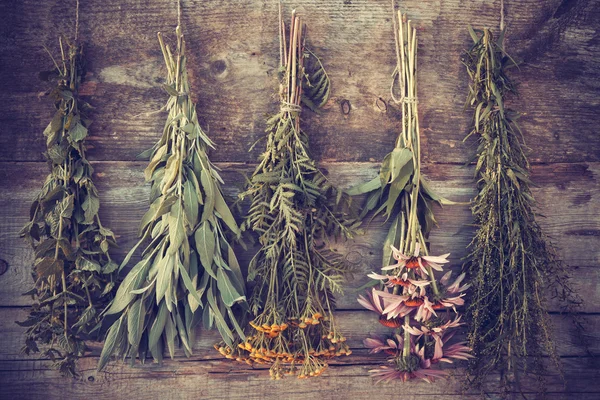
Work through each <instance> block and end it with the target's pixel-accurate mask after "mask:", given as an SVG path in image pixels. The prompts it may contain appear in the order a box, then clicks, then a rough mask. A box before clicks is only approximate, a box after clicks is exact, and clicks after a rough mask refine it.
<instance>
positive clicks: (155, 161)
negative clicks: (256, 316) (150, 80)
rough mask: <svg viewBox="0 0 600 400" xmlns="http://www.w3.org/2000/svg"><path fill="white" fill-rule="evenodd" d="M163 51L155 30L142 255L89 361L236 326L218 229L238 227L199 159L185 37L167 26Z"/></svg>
mask: <svg viewBox="0 0 600 400" xmlns="http://www.w3.org/2000/svg"><path fill="white" fill-rule="evenodd" d="M176 35H177V48H176V51H175V53H173V52H172V51H171V49H170V47H169V46H168V45H165V44H164V42H163V39H162V35H161V34H160V33H159V35H158V38H159V41H160V45H161V48H162V51H163V55H164V58H165V63H166V66H167V72H168V75H167V84H166V85H164V88H165V90H166V91H167V92H168V93H169V95H170V97H169V100H168V102H167V105H166V109H167V112H168V114H169V116H168V119H167V121H166V123H165V127H164V130H163V135H162V137H161V139H160V140H159V142H158V143H157V144H156V145H155V146H154V147H153V148H152V149H151V150H150V151H149V156H150V159H151V161H150V163H149V165H148V167H147V168H146V170H145V176H146V180H147V181H149V182H150V183H151V184H152V189H151V192H150V201H151V205H150V209H149V210H148V211H147V212H146V214H145V215H144V217H143V218H142V222H141V225H140V236H141V238H140V241H139V242H138V243H137V244H136V245H135V246H134V248H133V249H132V250H131V251H130V252H129V254H128V255H127V257H126V258H125V260H124V261H123V263H122V264H121V268H123V267H124V266H125V265H127V264H128V263H129V260H130V259H131V256H132V255H133V253H134V252H135V250H136V249H137V247H138V246H140V245H141V244H142V243H145V242H147V241H149V243H148V245H147V246H146V248H145V250H144V251H143V252H142V260H141V261H140V262H138V263H137V264H136V265H134V266H133V268H132V269H131V270H130V271H129V273H128V274H127V276H126V278H125V279H124V280H123V283H122V284H121V286H120V287H119V289H118V291H117V294H116V296H115V299H114V301H113V302H112V304H111V307H110V308H109V309H108V311H107V312H106V319H107V320H110V319H114V317H113V316H117V319H116V321H114V322H113V323H112V326H111V328H110V329H109V331H108V334H107V337H106V342H105V344H104V348H103V349H102V355H101V357H100V361H99V364H98V369H99V370H100V369H102V368H103V367H104V365H105V364H106V363H107V362H108V360H109V357H110V356H111V355H112V354H116V355H117V356H119V357H123V358H126V357H131V362H132V363H133V362H134V360H135V358H136V356H138V355H139V358H140V360H141V361H142V362H143V361H144V359H145V357H146V353H147V352H148V351H149V352H150V353H151V354H152V357H153V358H154V359H155V360H156V361H158V362H160V361H162V358H163V349H164V347H165V346H166V347H167V348H168V351H169V354H170V356H171V358H172V357H174V354H175V347H176V345H177V344H179V345H181V346H182V347H183V350H184V352H185V354H186V355H187V356H189V355H191V354H192V347H193V343H194V340H195V339H194V338H195V333H194V332H195V327H196V325H197V324H198V322H200V321H203V323H204V325H205V327H206V328H211V327H214V326H216V328H217V329H218V330H219V332H220V334H221V336H222V337H223V340H224V341H225V342H226V343H230V344H232V343H233V339H234V333H233V332H234V331H235V332H237V335H236V337H239V336H242V337H243V331H242V328H241V327H240V323H239V322H238V318H240V317H239V316H237V315H236V313H235V311H236V309H237V308H243V309H247V305H246V296H245V287H244V280H243V276H242V273H241V270H240V267H239V264H238V262H237V259H236V256H235V254H234V252H233V249H232V247H231V246H230V244H229V242H228V239H227V236H228V235H229V234H233V235H234V236H237V235H238V234H239V228H238V226H237V224H236V222H235V220H234V218H233V215H232V214H231V212H230V210H229V208H228V206H227V204H226V202H225V200H224V198H223V195H222V193H221V184H223V181H222V179H221V177H220V176H219V174H218V172H217V170H216V168H215V167H214V166H213V165H212V163H211V162H210V160H209V159H208V155H207V150H208V148H212V147H213V143H212V141H211V140H210V139H209V138H208V136H206V133H204V131H203V130H202V128H201V127H200V125H199V123H198V117H197V115H196V107H195V104H193V103H192V101H191V100H190V93H189V91H190V88H189V84H188V78H187V70H186V58H185V54H184V53H185V41H184V40H183V35H182V34H181V30H180V27H179V26H178V27H177V29H176Z"/></svg>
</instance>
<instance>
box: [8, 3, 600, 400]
mask: <svg viewBox="0 0 600 400" xmlns="http://www.w3.org/2000/svg"><path fill="white" fill-rule="evenodd" d="M284 3H285V4H284V7H285V9H286V11H287V12H288V13H289V11H290V10H291V9H292V8H293V7H296V8H297V9H298V11H299V12H300V13H301V14H302V15H304V16H305V17H306V20H307V21H308V24H309V29H308V34H309V41H310V43H311V44H312V47H313V48H314V49H315V51H316V53H317V54H319V55H320V56H321V58H322V60H323V62H324V64H325V67H326V68H327V69H328V72H329V74H330V77H331V81H332V91H333V92H332V98H331V100H330V101H329V103H328V105H327V106H326V107H325V110H324V111H323V112H322V113H321V114H320V115H315V114H312V113H310V112H308V111H307V112H305V113H304V114H303V118H304V127H305V129H306V131H307V132H308V133H309V135H310V138H311V146H312V149H313V152H314V156H315V157H316V159H317V160H318V161H319V162H320V165H321V166H322V167H323V168H325V169H326V170H327V171H328V172H329V174H330V176H331V178H332V180H333V181H334V182H337V183H338V184H339V185H340V186H342V187H349V186H351V185H353V184H355V183H356V182H359V181H361V180H363V179H370V178H372V177H373V176H375V174H376V173H377V167H378V163H379V162H380V160H381V159H382V158H383V156H384V155H385V154H386V153H387V152H388V151H389V150H390V149H391V148H392V146H393V142H394V139H395V137H396V131H397V128H398V126H399V123H400V119H399V114H398V111H397V108H396V107H395V106H394V105H393V104H391V103H390V95H389V84H390V73H391V71H392V69H393V65H394V63H395V59H394V51H393V46H394V45H393V37H392V33H391V11H390V1H388V0H297V1H289V0H286V1H285V2H284ZM505 3H506V4H505V6H506V22H507V25H508V28H509V30H508V37H509V41H508V44H507V46H508V51H509V52H510V53H512V54H513V55H514V56H516V57H517V58H519V59H520V60H522V61H524V64H523V66H522V67H521V69H520V71H514V73H513V77H514V78H515V79H516V80H517V81H518V82H519V83H520V86H519V92H520V97H519V98H518V99H513V100H512V101H511V102H510V104H511V106H512V107H513V108H515V109H517V110H519V111H521V112H522V113H523V117H522V119H521V127H522V129H523V131H524V132H525V138H526V141H527V143H528V145H529V146H530V148H531V153H530V159H531V161H532V163H533V167H532V169H533V172H532V174H533V180H534V181H535V182H536V183H537V185H538V186H537V187H536V188H535V190H534V194H535V196H536V198H537V200H538V201H539V205H540V212H541V213H542V214H543V215H545V218H542V219H541V221H542V225H543V227H544V228H545V229H546V230H547V232H548V233H549V234H550V235H551V236H552V238H553V239H554V242H555V243H556V245H557V246H558V247H559V249H560V254H561V256H562V257H563V258H564V259H565V261H567V262H568V263H569V265H570V266H571V268H572V272H573V280H574V283H575V284H576V285H577V287H578V289H579V291H580V294H581V295H582V296H583V297H584V299H585V305H584V307H583V311H584V312H585V313H587V314H588V315H587V317H588V321H589V324H590V326H589V335H590V337H591V339H592V343H593V347H594V350H595V351H598V350H600V341H598V340H597V339H598V333H597V332H598V330H600V305H599V304H600V250H599V249H600V216H599V214H600V201H599V200H600V187H599V185H598V179H599V177H600V134H599V133H600V132H599V126H600V98H599V96H598V95H599V89H600V80H599V79H598V78H600V72H599V71H600V32H599V29H600V1H598V0H505ZM175 4H176V3H175V1H174V0H103V1H85V0H81V37H82V39H83V40H84V42H85V43H86V53H87V60H88V70H89V72H88V83H87V84H86V86H85V94H86V95H87V100H88V101H89V102H90V103H91V104H92V105H93V106H94V107H95V112H94V115H93V118H94V120H95V123H94V124H93V125H92V127H91V128H90V134H91V137H89V138H88V143H89V144H90V151H89V157H90V159H91V160H92V161H93V164H94V166H95V168H96V176H95V179H96V182H97V184H98V187H99V189H100V191H101V199H102V206H101V215H102V218H103V223H104V224H105V225H107V226H109V227H111V228H112V229H113V230H114V231H115V232H116V233H117V234H118V235H119V236H120V237H119V244H120V246H121V248H120V250H119V251H117V252H116V255H115V257H116V258H117V259H119V260H120V259H122V258H123V257H124V254H125V253H126V251H127V250H128V249H129V248H130V247H131V246H132V245H133V243H134V242H135V232H136V230H137V222H138V221H139V219H140V218H141V216H142V214H143V213H144V211H145V209H146V207H147V195H148V192H149V190H148V187H147V186H146V185H145V184H144V182H143V173H142V171H143V169H144V165H145V163H144V162H140V161H136V158H135V157H136V155H137V154H138V153H140V152H141V151H143V150H145V149H147V148H148V147H150V146H151V145H152V144H153V143H154V142H155V141H156V140H157V138H158V135H159V132H160V131H161V129H162V125H163V123H164V115H161V114H153V115H147V114H145V113H148V112H151V111H154V110H158V109H159V108H160V107H161V106H162V104H163V102H164V101H165V100H166V95H165V93H163V91H162V89H160V83H161V82H162V81H163V74H164V68H163V65H162V57H161V55H160V49H159V47H158V43H157V40H156V32H157V31H163V32H165V33H166V34H167V35H169V34H171V33H172V30H173V28H174V25H175V23H176V5H175ZM401 4H402V8H403V10H404V11H406V12H408V15H409V16H410V17H411V18H412V19H413V20H414V21H415V23H416V25H417V26H418V27H419V69H420V70H419V76H418V78H419V109H420V121H421V126H422V132H421V134H422V136H423V138H424V145H423V151H424V160H423V163H424V169H425V173H426V174H427V176H428V177H429V178H430V179H431V181H432V182H433V184H434V186H435V188H436V189H438V190H439V192H441V193H442V194H444V195H447V196H448V197H450V198H452V199H454V200H461V201H468V200H469V199H470V198H471V197H472V196H473V195H474V184H473V181H472V173H473V172H472V168H471V167H469V166H465V163H466V162H467V161H468V160H469V158H470V156H471V155H472V154H473V152H474V142H473V141H467V142H466V143H463V141H462V140H463V137H464V136H465V133H466V132H467V130H468V125H469V121H470V114H469V113H468V112H465V111H464V109H463V103H464V99H465V93H466V88H467V76H466V73H465V70H464V68H463V66H462V65H461V63H460V59H459V58H460V54H461V51H462V50H463V49H464V48H465V47H466V46H467V45H468V44H469V40H470V39H469V37H468V34H467V31H466V27H467V24H473V25H474V26H475V27H483V26H488V27H492V28H496V27H497V26H498V22H499V16H500V0H463V1H459V0H407V1H402V2H401ZM74 6H75V0H57V1H49V0H3V1H2V2H1V3H0V194H1V196H0V259H2V260H4V261H6V262H7V264H8V268H7V269H5V268H0V338H1V339H0V384H1V386H0V398H6V399H20V398H24V399H31V398H53V399H54V398H56V399H58V398H69V399H82V398H88V399H90V398H93V399H95V400H100V399H115V398H118V399H125V398H127V399H131V400H134V399H135V400H137V399H149V398H160V399H179V398H191V399H198V398H206V399H226V398H230V399H259V398H261V399H263V398H264V399H275V398H279V399H300V398H306V397H307V396H310V397H316V398H322V399H367V398H369V397H371V396H377V397H378V398H386V399H387V398H389V399H391V398H400V397H401V398H403V399H404V398H406V399H421V398H429V399H432V398H434V399H451V398H452V399H458V398H471V397H475V396H474V395H473V396H471V395H464V396H463V395H461V393H460V389H459V387H460V378H461V376H462V374H463V372H462V369H461V368H460V366H459V367H458V368H457V369H456V370H455V375H456V377H455V379H453V380H451V381H450V383H448V384H447V383H444V382H441V383H436V384H433V385H429V384H426V383H424V382H410V383H405V384H402V383H396V384H389V385H380V386H377V387H375V386H373V383H372V380H371V379H370V378H369V377H368V376H367V370H368V369H370V368H372V366H373V365H376V364H377V363H379V362H381V361H382V359H381V358H378V357H373V356H368V355H367V353H366V351H364V350H363V349H361V347H362V345H361V341H362V338H363V337H365V335H367V334H369V333H374V332H378V331H382V329H381V327H380V326H379V325H378V324H377V322H376V318H375V317H374V315H372V314H370V313H369V312H367V311H364V310H361V308H360V306H359V305H358V304H357V302H356V301H355V298H356V295H357V293H356V291H355V290H353V288H357V287H359V286H360V285H362V284H364V283H365V282H366V279H365V276H364V274H365V273H367V272H368V271H371V270H373V269H375V268H377V266H378V265H379V264H378V260H379V259H380V252H381V249H380V246H381V243H382V241H383V237H384V232H385V230H386V227H385V226H382V225H381V223H380V222H377V221H376V222H374V223H373V224H371V226H370V227H369V229H368V232H367V234H366V235H365V236H363V237H360V238H358V239H356V241H354V242H350V243H346V244H341V245H340V248H341V249H346V250H347V251H349V252H351V257H352V259H353V260H355V261H356V263H357V265H358V266H359V267H360V269H361V271H362V273H360V274H357V276H356V277H355V279H354V280H353V281H351V282H349V284H348V290H347V293H346V295H345V296H344V297H342V298H341V299H340V300H339V306H340V310H339V312H338V314H337V315H338V318H339V320H340V321H341V324H342V326H343V327H344V328H345V331H346V333H347V336H348V337H349V342H350V344H351V346H352V348H353V349H354V354H353V355H352V356H350V357H346V358H344V359H341V360H339V361H336V362H334V363H333V365H332V366H331V368H330V369H329V371H328V372H327V373H326V374H325V376H324V377H322V378H320V379H315V380H296V379H293V378H288V379H287V380H284V381H277V382H274V381H270V380H269V378H268V373H266V371H261V370H253V369H251V368H249V367H247V366H241V365H237V364H232V363H229V362H226V361H225V360H222V359H221V358H220V356H219V355H218V354H217V353H216V352H214V351H213V350H212V347H211V346H212V344H213V343H214V342H215V341H216V339H217V335H216V334H215V333H213V332H203V333H202V334H201V335H199V337H200V338H199V340H198V343H197V344H196V349H197V351H196V353H195V355H194V356H193V357H192V358H189V359H186V358H185V357H184V356H183V355H178V357H177V358H176V360H174V361H170V360H169V361H166V362H165V364H164V365H163V366H156V365H146V366H138V367H136V368H130V367H128V366H124V365H121V364H119V363H113V364H111V365H110V366H109V367H108V368H107V370H106V372H103V373H96V372H95V365H96V361H97V356H98V354H99V345H97V344H92V349H93V352H92V354H90V355H89V356H88V357H85V358H84V359H83V360H81V363H80V365H81V367H82V376H81V378H80V379H76V380H69V379H59V375H58V373H57V372H56V371H53V370H50V369H48V363H47V361H45V360H38V359H36V358H35V357H26V356H23V355H21V354H19V349H20V348H21V346H22V342H23V336H22V331H23V329H22V328H20V327H18V326H17V325H16V324H14V322H13V321H15V320H22V319H24V317H25V315H26V312H27V305H28V304H29V302H30V299H29V298H27V297H25V296H21V295H20V294H21V293H23V292H25V291H26V290H28V289H29V288H30V286H31V284H32V282H31V278H30V276H29V272H30V264H31V262H32V253H31V251H30V249H29V248H28V247H27V245H26V244H25V243H24V242H23V241H21V240H20V239H19V238H18V237H17V232H18V230H19V229H20V227H21V226H22V225H23V224H24V223H25V222H26V220H27V215H28V209H29V204H30V201H31V200H32V198H33V197H34V195H35V193H36V191H37V190H38V188H39V187H40V186H41V184H42V181H43V177H44V176H45V173H46V164H45V163H44V159H43V156H42V151H43V149H44V140H43V137H42V131H43V129H44V127H45V126H46V124H47V123H48V121H49V119H50V118H51V114H52V106H51V104H49V103H48V102H47V101H46V100H44V99H41V100H40V99H39V98H38V94H39V93H40V92H43V91H45V90H46V89H47V86H46V84H45V83H44V82H41V81H39V80H38V79H37V78H36V76H37V72H38V71H39V70H42V69H47V68H48V67H49V66H50V65H51V64H50V62H49V59H48V56H47V55H46V54H45V52H44V50H43V48H42V46H43V45H45V46H47V47H49V49H50V50H51V51H52V52H54V53H55V52H56V50H57V37H58V35H59V34H61V33H67V34H71V33H72V31H73V23H72V22H73V16H74ZM183 25H184V32H185V34H186V36H187V43H188V49H189V68H190V75H191V77H192V85H193V91H194V93H195V96H196V100H197V102H198V113H199V116H200V119H201V123H202V124H203V126H205V127H207V128H209V133H210V135H211V137H212V138H213V140H214V141H215V142H216V143H217V146H218V147H217V149H216V150H215V151H213V152H212V154H211V157H212V159H213V160H214V161H216V162H218V164H219V166H220V167H222V168H223V169H224V170H225V171H226V172H225V174H224V176H225V178H226V180H227V183H228V184H229V186H228V191H229V193H230V194H235V193H236V192H237V188H236V184H237V185H239V184H240V183H241V182H242V175H241V174H239V172H243V171H248V170H251V168H252V163H254V162H255V160H256V157H257V155H258V154H259V152H260V151H261V149H260V146H258V148H257V149H256V150H255V151H253V152H250V153H249V152H248V148H249V146H250V145H251V144H252V143H254V141H255V140H256V139H258V138H259V137H261V135H262V134H263V130H264V121H265V114H267V113H270V112H273V111H275V110H276V109H277V107H278V105H277V103H276V98H275V93H276V89H277V82H276V68H277V65H278V47H277V40H278V39H277V1H276V0H221V1H219V0H211V1H208V0H206V1H202V0H183ZM172 36H173V35H172V34H171V37H172ZM345 101H347V102H349V104H350V112H349V113H348V114H345V113H344V112H343V110H342V108H341V104H342V102H345ZM140 114H142V115H140ZM436 216H437V217H438V220H439V223H440V227H439V229H437V230H436V231H435V232H434V234H433V236H432V243H433V249H434V252H435V253H445V252H451V253H452V257H451V258H452V261H453V265H454V267H456V268H460V259H461V257H462V256H464V255H465V252H466V250H465V247H466V245H467V244H468V242H469V240H470V237H471V234H472V229H471V228H470V227H469V223H470V221H471V217H470V213H469V209H468V207H466V206H453V207H446V208H444V209H439V210H437V213H436ZM242 258H243V259H245V260H247V258H248V254H242ZM0 264H1V263H0ZM0 267H1V265H0ZM549 304H550V310H551V311H552V320H553V321H554V323H555V324H554V325H555V338H556V341H557V346H558V351H559V353H560V355H561V357H562V360H563V362H564V368H565V371H566V377H567V384H566V386H563V384H562V383H561V381H560V380H559V379H558V377H554V376H553V377H552V379H550V384H549V385H548V387H547V390H548V393H549V397H550V398H557V399H558V398H567V397H569V398H577V399H597V398H600V384H599V383H598V382H599V381H600V366H599V365H598V363H597V362H595V360H593V359H591V358H590V357H587V356H586V355H585V353H584V352H583V351H582V350H581V349H580V348H578V347H577V346H576V343H575V342H576V341H575V338H574V337H573V335H572V332H571V329H570V325H569V321H568V319H565V318H564V317H563V316H561V315H558V313H557V311H558V310H559V309H558V306H557V305H556V304H555V302H553V301H552V300H551V299H550V300H549ZM554 378H556V379H554ZM497 379H498V376H493V377H491V382H490V383H491V387H492V392H493V391H494V390H493V388H494V387H495V385H494V383H495V381H497ZM529 390H530V388H528V387H526V388H525V392H527V391H529Z"/></svg>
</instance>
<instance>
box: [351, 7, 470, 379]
mask: <svg viewBox="0 0 600 400" xmlns="http://www.w3.org/2000/svg"><path fill="white" fill-rule="evenodd" d="M394 37H395V39H396V56H397V62H398V64H397V66H396V69H395V71H394V74H393V83H392V98H393V99H394V100H395V101H396V102H397V103H399V104H400V105H401V107H402V132H401V133H400V135H399V136H398V139H397V140H396V146H395V148H394V150H393V151H392V152H391V153H390V154H388V155H387V156H386V157H385V158H384V160H383V164H382V166H381V169H380V173H379V176H378V177H376V178H375V179H373V180H372V181H370V182H367V183H365V184H363V185H361V186H358V187H356V188H354V189H352V190H350V191H349V192H350V193H351V194H353V195H356V194H363V193H369V194H368V196H367V199H366V204H365V208H364V210H365V211H364V212H363V213H366V212H368V211H371V210H375V212H374V215H377V214H379V213H383V215H385V216H386V217H387V218H393V222H392V225H391V228H390V230H389V232H388V235H387V238H386V240H385V243H384V249H383V250H384V257H383V267H382V271H384V274H376V273H372V274H370V275H369V277H371V278H373V279H377V280H379V281H380V282H381V284H382V286H383V289H381V290H377V289H375V288H373V289H372V291H371V292H370V293H369V294H368V296H367V297H363V296H360V297H359V299H358V301H359V303H360V304H361V305H362V306H364V307H365V308H367V309H369V310H371V311H374V312H375V313H377V314H378V315H379V322H380V323H381V324H382V325H384V326H387V327H390V328H395V332H394V334H393V335H391V336H390V337H387V338H384V337H379V336H377V337H371V338H367V339H365V340H364V344H365V346H366V347H367V348H369V349H370V350H371V352H372V353H379V352H382V351H383V352H385V353H386V354H389V355H391V358H389V359H388V362H389V365H384V366H381V367H380V368H378V369H374V370H371V371H369V372H370V373H371V374H372V375H373V376H375V377H377V378H378V381H388V380H394V379H400V380H402V381H406V380H409V379H413V378H420V379H423V380H425V381H427V382H432V381H434V380H435V379H436V378H439V377H444V376H445V375H446V374H447V372H446V371H443V370H439V369H433V368H432V366H433V365H434V364H436V363H439V362H449V363H451V362H452V359H462V360H465V359H467V358H469V357H470V354H469V351H470V349H469V348H468V347H467V346H465V345H464V343H455V344H451V345H450V344H448V342H449V341H450V339H451V338H452V337H453V336H454V334H455V331H456V328H457V327H458V326H460V325H462V323H461V322H460V320H461V317H460V316H459V315H458V312H457V310H456V306H462V305H463V304H464V300H463V296H464V293H463V292H464V291H465V290H466V289H467V288H468V287H469V285H462V286H461V283H462V281H463V279H464V277H465V275H464V274H462V275H460V276H459V277H458V278H457V279H456V280H455V281H454V282H452V283H450V276H451V272H447V273H446V274H444V275H443V277H442V278H441V279H440V280H439V281H438V280H437V279H436V276H435V273H434V270H435V271H442V270H443V268H442V265H443V264H446V263H448V259H447V258H448V256H449V254H444V255H442V256H430V255H429V251H428V245H427V237H428V234H429V232H430V230H431V229H432V227H433V226H434V225H435V219H434V216H433V212H432V207H433V205H434V204H435V203H438V204H443V203H451V202H449V201H448V200H445V199H443V198H441V197H439V196H438V195H436V194H434V193H433V192H432V191H431V189H430V188H429V187H428V184H427V182H426V181H425V179H424V177H423V176H422V175H421V155H420V151H421V149H420V134H419V118H418V110H417V82H416V73H417V53H416V50H417V37H416V29H415V28H413V27H412V26H411V21H406V20H405V16H404V18H403V16H402V14H401V13H400V12H399V11H398V15H397V20H396V19H394ZM397 86H398V88H396V87H397ZM397 90H399V91H400V98H399V99H398V98H397V96H396V94H395V93H394V92H395V91H397ZM377 207H378V208H377ZM376 208H377V209H376ZM395 246H397V247H395ZM390 259H393V260H395V261H393V263H392V264H391V265H390V262H391V261H390ZM450 309H451V310H452V311H453V312H450Z"/></svg>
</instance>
